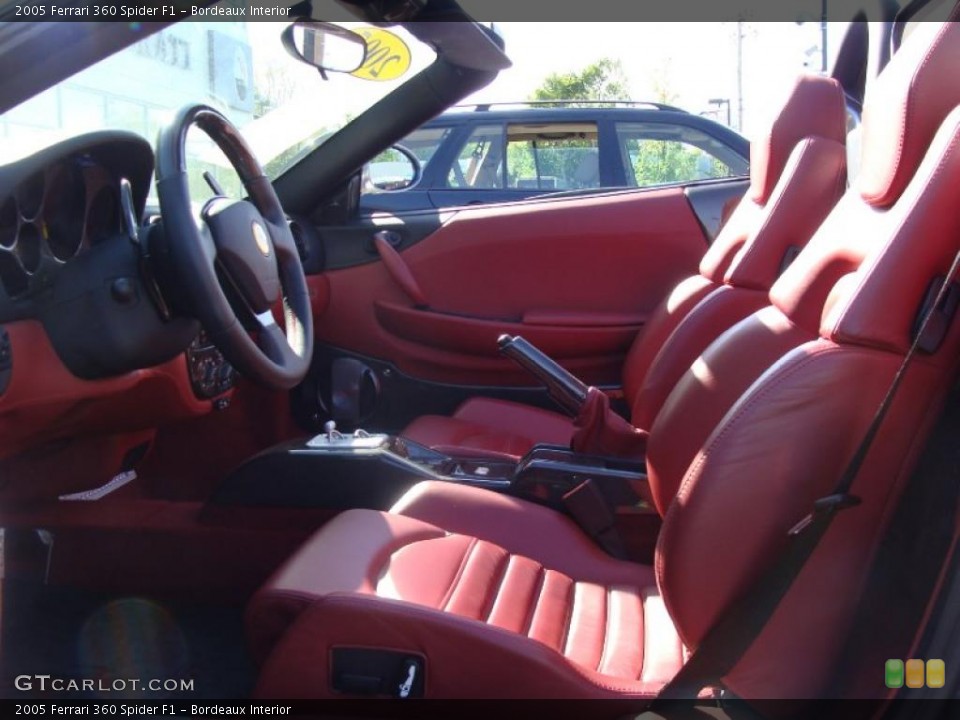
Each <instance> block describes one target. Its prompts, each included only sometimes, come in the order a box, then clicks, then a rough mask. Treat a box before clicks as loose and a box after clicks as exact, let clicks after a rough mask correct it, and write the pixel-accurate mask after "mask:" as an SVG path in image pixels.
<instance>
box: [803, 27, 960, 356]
mask: <svg viewBox="0 0 960 720" xmlns="http://www.w3.org/2000/svg"><path fill="white" fill-rule="evenodd" d="M958 39H960V38H958ZM953 83H954V84H955V85H960V77H958V78H957V79H955V80H953ZM958 188H960V107H957V108H956V109H955V110H954V111H953V112H951V113H950V114H949V115H948V116H947V118H946V120H944V121H943V124H942V125H941V126H940V129H939V130H938V132H937V134H936V135H935V136H934V139H933V142H932V143H931V144H930V149H929V150H928V151H927V153H926V154H925V156H924V157H923V160H922V162H921V163H920V167H919V168H918V169H917V171H916V173H915V174H914V176H913V177H912V178H911V180H910V183H909V184H908V185H907V187H906V188H905V189H904V190H903V192H902V194H901V195H900V197H899V198H898V199H897V202H896V203H895V204H894V205H893V207H891V208H890V209H888V210H882V209H878V208H875V207H871V206H870V205H867V204H866V203H864V202H863V201H860V203H859V204H860V206H861V207H862V208H863V209H864V211H865V212H862V213H860V217H859V221H858V222H856V223H855V224H854V225H853V226H852V227H853V228H856V231H857V232H859V233H862V234H863V235H864V236H865V237H867V238H868V239H869V249H868V250H867V255H866V258H865V259H864V261H863V263H862V264H861V266H860V267H859V269H858V270H857V271H856V272H854V273H852V274H850V275H848V276H847V277H846V278H844V279H843V280H842V281H841V282H839V283H837V285H836V286H835V287H834V288H833V290H832V292H831V294H830V297H829V298H828V300H827V303H826V306H825V307H824V310H823V320H822V324H821V327H820V334H821V336H823V337H825V338H829V339H831V340H833V341H834V342H838V343H847V344H858V345H869V346H872V347H881V348H885V349H889V350H893V351H895V352H899V353H905V352H906V351H907V349H908V348H909V346H910V342H911V339H912V336H913V331H914V323H915V322H916V320H917V317H918V313H919V311H920V305H921V303H922V301H923V298H924V296H925V295H926V293H927V291H928V289H929V288H930V287H931V283H932V282H934V281H935V280H936V279H937V278H942V277H943V276H944V275H945V274H946V272H947V270H948V269H949V267H950V263H951V261H952V260H953V258H954V256H955V255H956V253H957V248H958V247H960V195H958ZM854 197H855V199H857V200H859V198H856V196H854ZM851 219H852V218H851Z"/></svg>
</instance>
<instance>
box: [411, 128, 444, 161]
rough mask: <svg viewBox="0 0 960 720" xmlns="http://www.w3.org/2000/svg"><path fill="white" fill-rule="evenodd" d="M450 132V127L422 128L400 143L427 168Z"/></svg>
mask: <svg viewBox="0 0 960 720" xmlns="http://www.w3.org/2000/svg"><path fill="white" fill-rule="evenodd" d="M449 134H450V128H444V127H438V128H420V129H419V130H414V131H413V132H412V133H410V134H409V135H407V136H406V137H405V138H404V139H403V140H401V141H400V143H399V144H400V145H403V146H404V147H405V148H407V149H408V150H409V151H410V152H412V153H413V154H414V155H415V156H416V158H417V160H419V161H420V166H421V167H422V168H423V169H426V167H427V165H428V164H429V162H430V160H431V159H432V158H433V156H434V154H435V153H436V152H437V148H439V147H440V145H441V143H443V141H444V140H445V139H446V138H447V135H449Z"/></svg>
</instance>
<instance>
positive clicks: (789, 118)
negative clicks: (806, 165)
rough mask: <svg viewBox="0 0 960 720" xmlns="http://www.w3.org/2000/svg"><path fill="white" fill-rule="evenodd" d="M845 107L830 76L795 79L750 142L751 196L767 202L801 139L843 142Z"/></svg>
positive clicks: (839, 90)
mask: <svg viewBox="0 0 960 720" xmlns="http://www.w3.org/2000/svg"><path fill="white" fill-rule="evenodd" d="M845 107H846V106H845V102H844V97H843V90H842V89H841V87H840V83H838V82H837V81H836V80H834V79H833V78H825V77H820V76H817V75H803V76H801V77H800V78H798V79H797V83H796V85H794V87H793V90H792V91H791V92H790V94H789V95H788V96H787V99H786V101H785V102H784V104H783V107H782V108H781V109H780V112H779V113H778V114H777V115H776V116H775V119H774V120H773V122H772V123H771V125H770V127H769V128H768V129H767V130H766V131H765V132H764V133H761V134H760V135H759V136H757V137H756V138H754V140H753V141H752V142H751V143H750V192H749V197H750V199H752V200H753V201H754V202H756V203H760V204H763V203H765V202H766V201H767V199H768V198H769V197H770V193H772V192H773V188H774V186H776V184H777V180H778V179H779V178H780V175H781V174H782V173H783V169H784V167H785V166H786V164H787V159H788V158H789V157H790V153H792V152H793V149H794V147H796V145H797V143H799V142H800V141H801V140H803V139H804V138H811V137H822V138H826V139H828V140H835V141H836V142H838V143H843V141H844V138H845V137H846V116H845V114H844V108H845Z"/></svg>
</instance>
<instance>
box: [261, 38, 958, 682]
mask: <svg viewBox="0 0 960 720" xmlns="http://www.w3.org/2000/svg"><path fill="white" fill-rule="evenodd" d="M958 63H960V24H956V23H945V24H935V23H924V25H923V26H922V27H921V28H918V29H917V30H915V31H914V33H913V34H911V35H910V36H909V38H908V39H907V40H906V41H905V43H904V45H903V46H902V48H901V49H900V51H899V52H898V53H897V55H896V56H895V57H894V58H893V60H892V61H891V63H890V64H889V65H888V66H887V68H886V69H885V70H884V73H883V74H882V75H881V76H880V78H879V79H878V80H877V82H876V83H875V85H874V86H873V88H872V89H871V94H870V95H869V96H868V100H867V111H866V112H865V115H864V126H863V127H864V141H863V148H864V155H863V160H864V167H863V172H862V173H861V175H860V177H859V179H858V182H857V185H856V187H855V188H852V189H851V190H850V191H848V192H847V194H846V195H845V197H844V199H843V200H842V201H841V203H840V204H839V205H838V206H837V208H836V209H835V210H834V212H833V213H831V215H830V217H829V218H828V219H827V220H826V221H825V223H824V224H823V226H822V227H821V229H820V230H819V231H818V233H817V234H816V236H815V237H814V239H813V240H812V242H811V243H810V245H809V246H808V247H807V249H806V250H805V251H804V252H803V253H802V254H801V256H800V258H799V259H798V260H797V262H796V263H794V264H793V265H792V266H791V267H790V268H789V269H788V270H787V271H786V272H785V273H784V275H783V276H782V277H781V278H780V280H779V281H778V282H777V283H776V284H775V286H774V288H773V289H772V291H771V300H772V302H773V305H772V306H771V307H769V308H766V309H764V310H762V311H760V312H757V313H755V314H754V315H752V316H751V317H749V318H747V319H745V320H744V321H742V322H741V323H738V324H737V325H736V326H735V327H734V328H732V329H731V330H730V331H729V332H727V333H725V334H724V335H723V336H722V337H721V338H719V339H718V340H717V341H716V342H715V343H713V345H711V347H710V349H709V350H708V351H707V353H705V354H704V356H702V357H701V358H699V359H698V361H697V362H696V363H694V365H693V366H692V367H691V369H690V370H689V371H688V373H687V374H686V375H685V376H684V378H683V379H682V380H681V382H680V383H679V384H678V385H677V388H676V389H675V390H674V392H673V393H672V394H671V396H670V398H669V400H668V402H667V403H666V406H665V408H664V412H666V413H670V412H673V411H675V410H676V409H677V407H678V406H681V405H684V404H689V405H691V406H697V405H703V406H713V405H715V404H716V398H717V395H716V389H717V388H718V387H723V386H725V384H727V383H728V382H729V383H732V384H734V385H736V384H737V382H738V378H737V375H738V372H739V365H742V364H743V361H744V360H745V359H747V358H750V359H751V362H759V360H757V356H762V357H763V358H764V363H765V365H766V367H767V369H766V371H765V372H764V373H763V374H762V375H761V376H760V377H759V379H757V380H756V382H753V383H752V384H751V385H750V386H749V388H747V389H746V390H745V391H744V392H743V393H742V395H741V396H740V397H739V399H738V400H736V402H735V403H734V404H733V406H732V407H731V408H730V409H729V411H728V412H725V414H724V415H723V417H722V419H721V420H720V421H719V423H718V424H717V426H716V427H715V428H714V429H713V430H712V432H710V433H709V436H708V437H706V438H704V439H703V441H702V442H701V443H699V448H698V450H697V452H696V455H695V457H694V458H693V459H692V462H688V463H686V464H682V465H677V466H676V467H675V466H674V465H673V464H671V463H669V462H667V463H663V462H662V459H663V458H670V457H672V456H673V454H674V452H673V450H672V448H671V444H670V442H671V437H668V436H665V435H663V434H661V429H660V424H661V423H660V422H659V421H658V423H656V424H655V425H654V427H653V430H652V432H651V438H650V439H651V445H650V455H649V458H648V462H649V463H650V464H651V465H652V466H655V467H656V468H657V469H659V472H651V476H650V478H651V489H652V491H653V493H654V495H655V497H656V498H657V505H658V507H666V508H667V510H666V512H665V518H664V525H663V530H662V532H661V535H660V538H659V542H658V548H657V555H656V561H655V564H654V566H653V567H647V566H643V565H639V564H633V563H628V562H623V561H619V560H614V559H612V558H610V557H608V556H606V555H604V554H603V553H602V552H601V551H600V550H599V549H598V548H597V547H595V546H594V545H593V544H592V543H591V541H590V540H589V539H588V538H587V537H586V536H585V535H584V534H583V533H582V532H581V531H580V530H579V529H578V528H577V527H576V526H575V525H574V524H573V523H572V522H571V521H570V520H569V519H568V518H566V517H565V516H563V515H560V514H557V513H554V512H552V511H550V510H548V509H546V508H543V507H540V506H537V505H534V504H531V503H529V502H525V501H523V500H519V499H516V498H512V497H509V496H506V495H498V494H496V493H493V492H490V491H487V490H481V489H476V488H470V487H466V486H462V485H458V484H453V483H440V482H426V483H421V484H419V485H417V486H416V487H414V488H413V489H412V490H411V491H409V492H408V493H407V494H406V495H405V496H404V497H403V498H402V499H401V500H400V501H399V503H397V505H396V506H395V507H394V508H393V509H392V510H391V511H389V512H377V511H372V510H351V511H348V512H346V513H343V514H342V515H340V516H338V517H337V518H335V519H334V520H333V521H331V522H330V523H328V524H327V525H326V526H324V527H323V528H322V529H321V530H320V531H319V532H318V533H317V534H316V535H315V536H314V537H313V538H311V539H310V540H309V541H308V542H307V543H306V544H305V545H304V546H303V547H302V548H301V549H300V550H299V551H298V552H297V553H296V554H295V555H294V556H293V557H292V558H291V559H290V560H289V561H288V562H287V563H286V564H285V565H284V566H283V567H282V568H281V569H280V570H279V571H278V572H277V573H276V574H275V575H274V577H273V578H272V579H271V580H270V581H269V582H268V583H267V584H266V585H265V586H264V587H263V588H262V589H261V590H260V591H259V592H258V593H257V595H256V596H255V597H254V598H253V600H252V601H251V605H250V607H249V608H248V630H249V635H250V639H251V642H252V644H253V648H254V651H255V652H256V653H257V655H258V657H259V658H260V659H261V660H263V661H264V664H263V666H262V670H261V673H260V677H259V681H258V685H257V689H256V695H257V696H259V697H283V698H288V699H292V698H303V697H330V696H337V692H336V691H335V690H334V689H333V686H332V683H333V682H334V678H336V677H338V675H337V665H336V663H337V658H338V653H342V651H350V650H357V651H362V652H368V653H372V655H370V656H369V657H371V658H372V659H373V660H374V662H372V663H368V664H367V666H366V667H368V668H372V669H370V670H368V672H370V673H374V674H375V673H376V672H377V671H376V668H375V666H376V662H375V659H376V657H378V656H383V655H384V654H390V653H397V652H399V653H401V654H402V655H403V656H404V657H405V658H407V662H409V661H411V659H412V660H415V661H417V662H421V663H423V665H421V666H420V667H421V671H422V672H421V674H420V675H419V676H418V677H419V683H420V685H419V687H418V688H416V689H417V690H418V691H422V693H423V694H424V695H426V696H428V697H500V698H511V697H564V698H624V697H651V696H652V695H654V694H656V693H657V692H658V691H659V689H660V688H661V687H662V685H663V683H664V682H666V681H668V680H669V678H670V677H671V676H672V675H673V674H674V673H675V672H676V671H677V669H678V668H679V667H680V666H681V665H682V664H683V663H684V662H685V660H686V658H687V656H688V653H689V649H695V648H696V647H697V646H698V644H699V643H700V641H701V639H702V638H703V637H704V634H705V633H706V632H707V631H708V629H709V628H710V627H711V626H712V625H713V624H714V623H715V622H716V620H717V618H718V617H720V616H721V615H722V614H723V613H724V612H725V610H726V609H727V608H728V607H729V606H730V604H731V602H732V601H733V600H734V598H736V597H737V595H738V594H739V593H742V592H743V591H744V589H745V588H746V587H748V586H749V584H750V582H751V580H752V579H753V578H755V577H756V576H757V574H758V573H759V572H760V571H761V569H762V568H763V567H765V566H766V565H768V564H769V563H770V562H771V560H772V559H774V558H775V557H776V556H777V554H778V552H779V551H780V549H781V548H782V547H783V545H784V541H785V538H786V533H787V531H788V530H789V528H791V527H793V526H794V525H795V524H796V522H797V521H798V520H800V519H801V518H803V517H804V515H805V514H806V513H807V512H809V510H810V508H811V507H812V505H813V502H814V501H815V500H816V499H817V498H818V497H821V496H822V495H824V494H825V493H828V492H830V491H831V489H832V487H833V484H834V483H835V482H836V479H837V478H838V477H839V475H840V474H841V472H842V471H843V468H844V467H845V466H846V464H847V463H848V461H849V459H850V457H851V455H852V454H853V453H854V450H855V448H856V446H857V444H858V443H859V442H860V439H861V437H862V435H863V433H864V431H865V429H866V427H867V426H868V424H869V422H870V419H871V417H872V415H873V412H874V410H875V408H876V407H877V405H878V404H879V401H880V398H881V397H882V396H883V395H884V393H885V392H886V390H887V388H888V387H889V384H890V382H891V380H892V378H893V376H894V374H895V372H896V369H897V367H898V366H899V364H900V362H901V360H902V357H903V355H904V354H905V352H906V349H907V347H908V346H909V344H910V342H911V335H912V332H913V328H914V324H915V320H916V317H917V313H918V309H919V308H922V307H923V303H924V298H925V297H926V296H927V295H928V292H929V289H930V288H931V287H932V286H933V284H934V283H936V281H937V278H938V276H939V277H942V276H943V275H944V274H945V271H946V269H947V268H948V267H949V266H950V264H951V260H952V259H953V256H954V255H955V254H956V252H957V250H958V247H960V205H958V204H957V202H956V199H957V190H956V188H957V187H958V186H960V108H958V107H957V105H958V104H960V82H958V81H957V78H956V75H955V73H954V70H955V68H956V67H957V65H958ZM908 116H909V118H910V122H909V123H907V122H906V118H907V117H908ZM851 228H858V229H859V232H851V230H850V229H851ZM942 329H943V333H942V335H941V336H940V337H939V338H936V341H937V342H935V343H932V344H930V345H928V349H929V352H928V353H926V354H925V355H922V356H919V357H918V358H917V360H916V362H915V363H914V364H913V365H912V366H911V368H910V371H909V373H908V374H907V376H906V378H905V382H904V384H903V386H902V389H901V392H900V393H899V394H898V395H897V397H896V401H895V402H894V404H893V405H892V407H891V409H890V412H889V414H888V415H887V417H886V420H885V422H884V423H883V425H882V426H881V428H880V432H879V434H878V436H877V440H876V442H875V443H874V444H873V446H872V447H871V450H870V452H869V453H868V455H867V458H866V462H865V463H864V465H863V466H862V468H861V470H860V472H859V473H858V476H857V478H856V479H855V481H854V484H853V487H852V492H853V493H854V494H855V495H857V496H859V497H860V499H861V504H860V505H859V506H858V507H856V508H854V509H851V510H849V511H848V512H847V513H846V514H845V515H844V516H843V517H842V518H841V519H840V520H838V522H837V523H835V524H834V525H833V526H832V527H831V528H830V530H829V531H828V532H827V534H826V535H825V536H824V538H823V540H822V541H821V543H820V545H819V546H818V548H817V550H816V551H815V552H814V554H813V556H812V557H811V558H810V560H809V561H808V563H807V565H806V566H805V567H804V569H803V571H802V572H801V574H800V576H799V577H798V578H797V580H796V582H795V583H794V585H793V587H792V588H791V589H790V590H789V592H788V593H787V595H786V596H785V598H784V600H783V601H782V602H781V604H780V606H779V607H778V609H777V610H776V612H775V613H774V614H773V616H772V618H771V620H770V622H769V624H768V625H767V627H766V628H765V629H764V631H763V632H762V634H761V635H760V637H759V638H757V640H756V641H755V642H754V643H753V645H752V646H751V648H750V649H749V651H748V652H747V653H746V655H745V656H744V657H743V658H742V659H741V661H740V663H739V664H738V665H737V667H736V668H734V670H733V671H732V672H731V673H730V674H729V675H728V676H727V677H726V678H725V684H726V685H727V686H728V687H729V688H730V689H731V690H733V692H735V693H737V694H738V695H740V696H742V697H748V698H764V697H766V698H774V697H786V698H803V697H816V696H818V695H822V693H823V691H824V687H825V686H826V683H827V682H828V680H829V679H830V677H831V670H832V667H833V663H834V661H835V659H836V657H837V655H838V653H839V651H840V649H841V646H842V641H843V638H844V634H845V631H846V629H847V628H848V627H849V623H850V621H851V619H852V617H853V615H854V613H855V610H856V607H857V604H858V601H859V598H860V594H861V591H862V588H863V586H864V581H865V577H866V574H867V571H868V569H869V567H870V563H871V558H872V557H873V554H874V552H875V551H876V548H877V547H878V545H879V541H880V539H881V537H882V532H883V529H884V526H885V523H886V522H887V519H888V518H889V516H890V515H891V508H892V507H894V506H895V504H896V501H897V498H898V495H899V492H900V490H901V489H902V486H903V484H904V482H905V479H906V478H907V476H908V475H909V472H910V468H911V464H912V461H913V460H914V459H915V457H916V455H917V452H918V450H919V448H920V447H921V445H922V441H923V438H924V436H925V434H926V432H927V431H928V430H929V427H930V425H931V423H932V421H933V420H934V418H935V412H936V409H937V407H938V405H939V404H941V402H942V397H943V395H945V393H944V390H945V389H946V388H947V387H949V383H950V381H951V378H952V377H953V376H954V375H955V373H956V370H957V365H958V360H960V324H958V323H956V322H950V321H949V318H947V319H946V322H945V323H944V324H943V325H942ZM904 428H908V429H909V431H907V432H905V431H904ZM677 467H679V468H680V469H679V470H678V469H677ZM651 470H654V467H651ZM825 588H829V589H830V592H824V589H825ZM340 657H342V654H341V655H340ZM352 677H353V676H351V678H352ZM351 678H348V679H351ZM342 679H343V678H342V677H341V680H342ZM361 679H363V678H361ZM366 679H367V680H370V679H371V678H369V677H368V678H366ZM372 679H373V680H374V681H375V682H374V685H375V687H372V686H371V684H370V683H369V682H368V683H366V685H365V687H366V688H367V689H373V690H378V689H379V690H381V691H382V693H383V694H395V693H396V689H397V685H396V684H394V680H397V679H400V680H402V679H403V678H395V677H394V678H391V677H383V678H379V677H373V678H372ZM380 680H382V682H379V681H380ZM351 681H352V679H351ZM377 682H379V684H377ZM878 692H885V691H883V689H882V688H881V689H878Z"/></svg>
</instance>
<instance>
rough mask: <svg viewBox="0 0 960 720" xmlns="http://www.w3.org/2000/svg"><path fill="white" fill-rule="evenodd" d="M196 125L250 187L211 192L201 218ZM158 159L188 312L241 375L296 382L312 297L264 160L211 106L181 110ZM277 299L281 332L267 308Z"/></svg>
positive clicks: (164, 134) (305, 354)
mask: <svg viewBox="0 0 960 720" xmlns="http://www.w3.org/2000/svg"><path fill="white" fill-rule="evenodd" d="M194 125H195V126H197V127H198V128H200V129H201V130H203V131H204V132H205V133H206V134H207V136H209V137H210V139H211V140H213V141H214V142H215V143H216V144H217V146H218V147H219V148H220V149H221V150H222V151H223V153H224V154H225V155H226V157H227V159H228V160H229V161H230V164H231V165H232V166H233V167H234V169H235V170H236V171H237V174H238V175H239V176H240V180H241V181H242V183H243V186H244V188H245V189H246V191H247V194H248V199H244V200H230V199H229V198H225V197H222V196H217V197H215V198H214V199H213V200H211V201H209V202H208V203H207V204H206V205H205V206H204V209H203V211H202V213H201V218H202V221H203V222H202V224H201V225H198V224H197V223H196V221H195V219H194V215H193V211H192V208H191V203H190V189H189V180H188V175H187V159H186V139H187V131H188V130H189V129H190V128H191V127H193V126H194ZM156 163H157V167H156V176H157V195H158V197H159V200H160V211H161V217H162V219H163V228H164V234H165V236H166V238H167V244H168V247H169V251H170V255H171V260H172V261H173V266H174V267H175V268H176V271H177V275H178V280H179V281H180V283H181V289H182V295H183V296H184V299H185V301H186V303H187V304H188V306H189V307H188V309H189V311H190V312H191V313H193V314H194V315H195V316H196V317H197V319H198V320H199V321H200V324H201V325H202V326H203V328H204V330H206V332H207V335H208V336H209V338H210V340H211V341H212V342H213V344H214V345H216V346H217V347H218V348H219V349H220V351H221V352H222V353H223V355H224V357H225V358H226V359H227V360H228V361H229V362H230V363H231V364H232V365H233V366H234V367H235V368H236V369H237V370H238V371H239V372H240V373H241V374H242V375H244V376H245V377H248V378H250V379H251V380H254V381H255V382H258V383H259V384H261V385H265V386H267V387H272V388H276V389H289V388H291V387H293V386H295V385H297V384H298V383H300V382H301V381H302V380H303V378H304V377H305V376H306V374H307V371H308V369H309V367H310V360H311V357H312V354H313V316H312V313H311V308H310V295H309V292H308V290H307V281H306V277H305V276H304V273H303V264H302V262H301V260H300V254H299V252H298V251H297V246H296V242H295V241H294V238H293V234H292V233H291V231H290V227H289V225H288V224H287V218H286V215H285V213H284V211H283V207H282V206H281V205H280V200H279V198H278V197H277V194H276V192H275V191H274V189H273V185H272V184H271V182H270V180H269V178H267V176H266V174H265V173H264V171H263V169H262V168H261V166H260V163H259V162H258V161H257V159H256V157H255V156H254V154H253V152H252V151H251V150H250V148H249V147H248V146H247V144H246V142H245V141H244V140H243V137H242V136H241V135H240V132H239V130H237V128H236V127H234V125H233V124H232V123H231V122H230V121H229V120H228V119H227V118H226V117H225V116H224V115H223V114H222V113H220V112H218V111H217V110H215V109H214V108H211V107H209V106H207V105H190V106H187V107H185V108H183V109H181V110H180V111H179V112H178V113H177V115H176V116H175V117H174V119H173V120H172V121H171V122H170V124H168V125H167V126H166V127H164V128H163V129H162V130H161V131H160V134H159V137H158V139H157V151H156ZM225 285H227V286H228V287H229V288H230V291H229V295H228V290H227V289H225ZM231 298H232V300H233V302H232V303H231ZM281 299H282V301H283V322H284V330H283V331H281V329H280V327H279V326H278V325H277V323H276V321H275V319H274V315H273V308H274V307H275V306H276V304H277V302H278V301H279V300H281ZM234 305H239V306H240V313H241V315H240V316H238V312H237V309H236V308H235V307H234ZM241 316H242V317H243V320H244V321H246V325H244V322H243V321H241ZM251 329H252V330H253V334H254V335H255V336H256V339H254V338H253V337H251V332H250V330H251Z"/></svg>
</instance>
